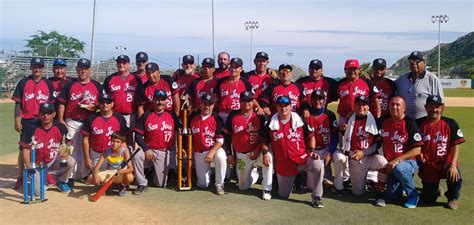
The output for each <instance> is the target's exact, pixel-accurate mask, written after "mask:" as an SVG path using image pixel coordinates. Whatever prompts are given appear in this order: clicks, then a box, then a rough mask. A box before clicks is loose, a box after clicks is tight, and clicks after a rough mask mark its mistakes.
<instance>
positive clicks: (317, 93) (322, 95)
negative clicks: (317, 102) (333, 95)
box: [311, 89, 326, 99]
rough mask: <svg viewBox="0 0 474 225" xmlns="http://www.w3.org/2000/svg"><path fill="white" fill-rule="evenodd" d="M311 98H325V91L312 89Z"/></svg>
mask: <svg viewBox="0 0 474 225" xmlns="http://www.w3.org/2000/svg"><path fill="white" fill-rule="evenodd" d="M311 98H312V99H315V98H326V93H324V91H323V90H321V89H317V90H315V91H313V93H312V94H311Z"/></svg>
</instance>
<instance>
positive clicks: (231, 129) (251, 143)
mask: <svg viewBox="0 0 474 225" xmlns="http://www.w3.org/2000/svg"><path fill="white" fill-rule="evenodd" d="M253 103H254V101H253V94H252V93H251V92H250V91H245V92H243V93H241V94H240V110H236V111H232V113H231V114H230V115H229V118H228V119H227V122H226V124H225V127H224V133H225V134H226V135H225V141H224V143H225V145H226V148H225V149H226V150H227V161H228V162H229V163H230V164H235V158H234V156H232V149H233V150H234V151H235V152H236V159H237V169H238V170H237V177H238V179H239V183H238V185H239V189H240V190H248V189H249V188H250V187H251V186H252V185H253V184H255V183H256V182H257V180H258V176H259V175H258V171H257V168H256V166H257V164H259V165H260V166H262V173H263V181H262V189H263V195H262V199H263V200H270V199H271V198H272V195H271V191H272V181H273V175H272V173H273V160H272V158H273V157H272V154H271V153H270V152H268V153H267V154H261V152H260V147H261V145H260V140H259V133H258V132H259V131H260V129H261V128H263V126H264V125H265V117H264V116H259V115H257V113H256V112H254V110H253V108H254V107H253Z"/></svg>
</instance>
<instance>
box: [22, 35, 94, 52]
mask: <svg viewBox="0 0 474 225" xmlns="http://www.w3.org/2000/svg"><path fill="white" fill-rule="evenodd" d="M30 38H31V39H28V40H26V41H27V45H25V47H26V48H27V50H26V51H24V52H31V53H33V55H40V56H50V57H59V56H60V57H73V58H78V57H80V54H81V53H84V45H85V43H84V42H83V41H80V40H78V39H76V38H74V37H70V36H67V35H66V34H60V33H58V32H57V31H51V32H49V33H46V32H44V31H41V30H38V33H37V34H34V35H31V36H30Z"/></svg>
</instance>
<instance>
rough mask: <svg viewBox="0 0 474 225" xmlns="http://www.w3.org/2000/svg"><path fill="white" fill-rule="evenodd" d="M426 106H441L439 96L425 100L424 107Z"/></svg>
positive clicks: (441, 100)
mask: <svg viewBox="0 0 474 225" xmlns="http://www.w3.org/2000/svg"><path fill="white" fill-rule="evenodd" d="M428 104H436V105H442V104H443V99H442V98H441V96H439V95H430V96H428V98H426V105H428Z"/></svg>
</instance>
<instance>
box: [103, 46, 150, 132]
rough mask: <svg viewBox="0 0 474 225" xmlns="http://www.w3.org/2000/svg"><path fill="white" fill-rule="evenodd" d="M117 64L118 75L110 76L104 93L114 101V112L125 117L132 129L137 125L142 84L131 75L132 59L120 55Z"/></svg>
mask: <svg viewBox="0 0 474 225" xmlns="http://www.w3.org/2000/svg"><path fill="white" fill-rule="evenodd" d="M115 61H116V62H117V70H118V72H117V73H114V74H111V75H109V76H108V77H107V78H105V81H104V83H103V85H102V86H103V87H104V91H105V92H106V93H109V94H111V95H112V99H114V103H115V104H114V112H117V113H120V114H122V115H123V116H124V117H125V120H126V121H127V126H128V127H130V128H132V127H133V125H134V124H135V119H136V118H135V116H136V115H135V112H136V111H137V106H138V104H137V103H138V101H137V98H138V95H139V90H141V88H142V82H141V80H140V78H139V77H137V76H135V75H133V74H131V73H130V58H128V56H126V55H120V56H119V57H117V59H116V60H115Z"/></svg>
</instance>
